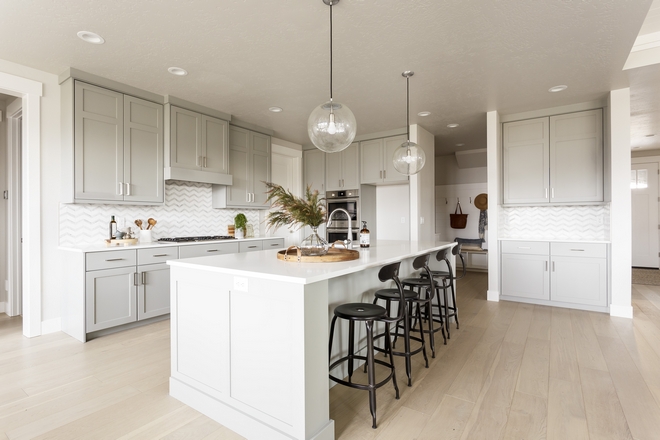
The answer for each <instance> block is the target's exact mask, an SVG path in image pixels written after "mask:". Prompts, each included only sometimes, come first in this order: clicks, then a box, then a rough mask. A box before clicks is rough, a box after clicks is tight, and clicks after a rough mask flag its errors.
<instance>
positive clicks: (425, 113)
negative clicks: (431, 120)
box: [417, 112, 431, 118]
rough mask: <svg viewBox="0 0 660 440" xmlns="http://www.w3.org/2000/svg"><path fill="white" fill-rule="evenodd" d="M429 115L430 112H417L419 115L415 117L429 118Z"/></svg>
mask: <svg viewBox="0 0 660 440" xmlns="http://www.w3.org/2000/svg"><path fill="white" fill-rule="evenodd" d="M430 114H431V112H419V113H417V116H421V117H422V118H423V117H425V116H429V115H430Z"/></svg>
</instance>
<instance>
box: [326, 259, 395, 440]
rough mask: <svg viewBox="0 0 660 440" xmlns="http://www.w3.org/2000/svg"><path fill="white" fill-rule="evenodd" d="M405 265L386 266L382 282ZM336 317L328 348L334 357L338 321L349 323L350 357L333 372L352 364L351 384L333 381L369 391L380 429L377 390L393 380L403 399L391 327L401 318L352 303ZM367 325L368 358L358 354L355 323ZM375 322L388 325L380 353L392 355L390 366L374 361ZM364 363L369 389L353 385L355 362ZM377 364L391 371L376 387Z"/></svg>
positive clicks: (338, 309)
mask: <svg viewBox="0 0 660 440" xmlns="http://www.w3.org/2000/svg"><path fill="white" fill-rule="evenodd" d="M400 264H401V263H400V262H399V263H392V264H389V265H387V266H383V267H382V268H381V269H380V271H379V272H378V278H379V279H380V280H381V281H387V280H390V279H391V276H392V273H397V272H398V270H399V265H400ZM334 314H335V316H334V317H333V318H332V324H331V325H330V343H329V345H328V358H330V356H332V340H333V338H334V333H335V324H336V322H337V318H341V319H345V320H347V321H348V354H347V355H346V356H344V357H342V358H340V359H338V360H336V361H335V362H333V363H332V364H330V368H329V370H330V371H332V370H333V369H334V368H335V367H337V366H338V365H339V364H341V363H343V362H348V381H346V380H343V379H340V378H338V377H335V376H333V375H332V374H330V375H329V376H330V379H331V380H333V381H335V382H337V383H338V384H341V385H345V386H347V387H351V388H357V389H359V390H368V391H369V410H370V411H371V417H372V419H373V424H372V428H374V429H375V428H376V389H377V388H380V387H381V386H383V385H385V384H386V383H387V382H389V380H390V379H392V383H393V385H394V390H395V391H396V398H397V399H398V398H399V387H398V385H397V383H396V374H395V369H394V357H393V356H392V342H391V341H392V339H391V334H390V324H392V323H396V322H398V318H394V319H392V318H390V317H389V316H388V313H387V310H386V309H385V308H384V307H381V306H379V305H376V304H369V303H349V304H342V305H340V306H337V307H336V308H335V311H334ZM360 321H361V322H364V324H365V326H366V329H367V353H366V356H362V355H357V354H355V323H356V322H360ZM375 322H384V323H385V333H383V335H385V343H384V348H383V349H379V350H380V351H384V352H385V354H389V358H390V362H389V363H387V362H385V361H381V360H379V359H375V358H374V350H375V349H376V347H374V333H373V327H374V323H375ZM356 359H357V360H364V361H365V364H364V365H365V369H366V371H367V378H368V385H364V384H357V383H353V370H354V361H355V360H356ZM375 364H379V365H382V366H384V367H386V368H389V369H390V373H389V374H388V376H387V377H386V378H385V379H383V380H382V381H381V382H378V383H376V372H375V366H376V365H375Z"/></svg>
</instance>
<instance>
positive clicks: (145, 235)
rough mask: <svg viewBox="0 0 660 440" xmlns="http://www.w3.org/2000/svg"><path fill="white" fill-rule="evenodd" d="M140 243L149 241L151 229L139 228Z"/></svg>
mask: <svg viewBox="0 0 660 440" xmlns="http://www.w3.org/2000/svg"><path fill="white" fill-rule="evenodd" d="M140 243H151V231H150V230H146V229H140Z"/></svg>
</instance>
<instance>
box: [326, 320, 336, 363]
mask: <svg viewBox="0 0 660 440" xmlns="http://www.w3.org/2000/svg"><path fill="white" fill-rule="evenodd" d="M336 322H337V315H335V316H334V317H333V318H332V323H331V324H330V343H329V344H328V362H329V361H330V359H332V340H333V339H334V337H335V323H336Z"/></svg>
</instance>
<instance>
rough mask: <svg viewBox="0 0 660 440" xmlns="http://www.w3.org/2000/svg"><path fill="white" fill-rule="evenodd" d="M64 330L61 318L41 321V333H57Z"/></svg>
mask: <svg viewBox="0 0 660 440" xmlns="http://www.w3.org/2000/svg"><path fill="white" fill-rule="evenodd" d="M59 331H62V320H61V318H53V319H48V320H46V321H41V334H42V335H46V334H48V333H55V332H59Z"/></svg>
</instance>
